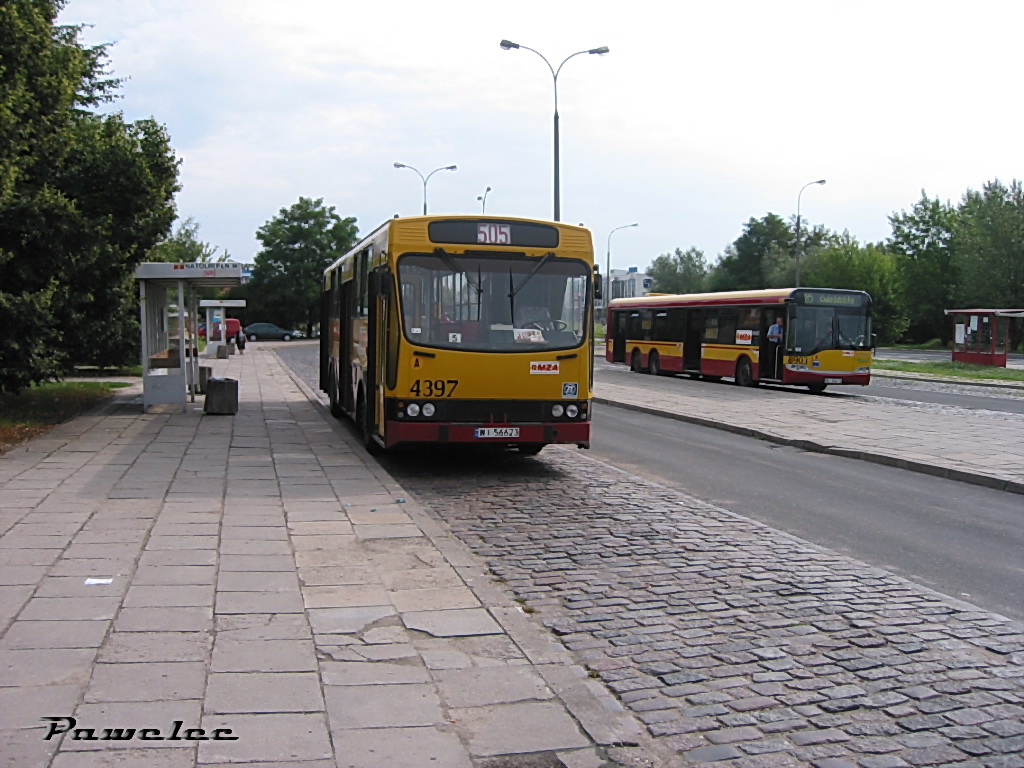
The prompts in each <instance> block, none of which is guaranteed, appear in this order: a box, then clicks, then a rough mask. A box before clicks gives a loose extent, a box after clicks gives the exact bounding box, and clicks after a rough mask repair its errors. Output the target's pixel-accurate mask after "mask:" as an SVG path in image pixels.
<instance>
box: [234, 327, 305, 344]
mask: <svg viewBox="0 0 1024 768" xmlns="http://www.w3.org/2000/svg"><path fill="white" fill-rule="evenodd" d="M244 330H245V337H246V338H247V339H249V341H259V340H260V339H280V340H282V341H291V340H292V339H296V338H298V336H297V334H296V332H295V331H286V330H285V329H284V328H281V327H280V326H277V325H274V324H273V323H253V324H252V325H247V326H245V329H244Z"/></svg>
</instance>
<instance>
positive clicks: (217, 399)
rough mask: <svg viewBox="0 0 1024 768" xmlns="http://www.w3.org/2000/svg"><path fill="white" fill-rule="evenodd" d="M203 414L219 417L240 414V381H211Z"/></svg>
mask: <svg viewBox="0 0 1024 768" xmlns="http://www.w3.org/2000/svg"><path fill="white" fill-rule="evenodd" d="M203 413H209V414H213V415H219V416H230V415H233V414H236V413H238V379H218V378H211V379H209V380H208V381H207V382H206V402H205V403H204V404H203Z"/></svg>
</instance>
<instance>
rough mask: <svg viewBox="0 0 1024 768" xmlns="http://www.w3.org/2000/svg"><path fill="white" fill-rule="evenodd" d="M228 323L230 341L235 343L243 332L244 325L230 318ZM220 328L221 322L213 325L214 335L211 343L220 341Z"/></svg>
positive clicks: (211, 337)
mask: <svg viewBox="0 0 1024 768" xmlns="http://www.w3.org/2000/svg"><path fill="white" fill-rule="evenodd" d="M226 322H227V324H228V341H234V340H235V339H236V338H238V334H239V332H240V331H241V330H242V323H241V322H240V321H239V320H238V319H237V318H234V317H229V318H228V319H227V321H226ZM220 326H221V324H220V323H219V322H215V323H214V324H213V333H212V334H211V336H210V340H211V341H220Z"/></svg>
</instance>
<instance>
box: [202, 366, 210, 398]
mask: <svg viewBox="0 0 1024 768" xmlns="http://www.w3.org/2000/svg"><path fill="white" fill-rule="evenodd" d="M212 372H213V368H211V367H210V366H208V365H200V366H199V394H201V395H205V394H206V384H207V382H209V381H210V374H211V373H212Z"/></svg>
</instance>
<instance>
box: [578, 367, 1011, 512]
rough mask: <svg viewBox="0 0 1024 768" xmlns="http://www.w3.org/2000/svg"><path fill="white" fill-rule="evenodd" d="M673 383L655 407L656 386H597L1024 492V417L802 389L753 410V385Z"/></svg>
mask: <svg viewBox="0 0 1024 768" xmlns="http://www.w3.org/2000/svg"><path fill="white" fill-rule="evenodd" d="M638 379H642V380H643V381H642V382H639V381H638V383H643V384H645V385H650V384H651V382H652V377H649V376H642V377H638ZM655 381H656V380H655ZM667 381H669V382H670V384H675V385H676V386H657V390H656V396H654V397H655V399H656V404H655V405H652V389H651V387H650V386H644V387H641V386H631V385H624V384H618V383H612V382H609V381H607V380H599V381H598V382H597V384H596V385H595V390H596V393H595V394H596V396H595V398H594V400H595V402H597V403H599V404H600V403H605V404H609V405H617V406H622V407H625V408H631V409H633V410H637V411H644V412H648V413H655V414H666V415H669V416H671V417H673V418H677V419H680V420H682V421H688V422H692V423H695V424H702V425H705V426H710V427H715V428H717V429H726V430H729V431H732V432H737V433H740V434H745V435H751V436H754V437H760V438H763V439H766V440H771V441H773V442H777V443H785V444H788V445H793V446H796V447H799V448H804V449H806V450H811V451H818V452H822V453H832V454H837V455H840V456H849V457H853V458H857V459H864V460H867V461H874V462H878V463H881V464H887V465H891V466H896V467H901V468H904V469H909V470H913V471H916V472H925V473H928V474H932V475H937V476H940V477H947V478H950V479H952V480H960V481H964V482H969V483H975V484H979V485H985V486H989V487H992V488H997V489H1001V490H1006V491H1012V492H1014V493H1024V418H1021V417H1020V416H1015V415H1013V414H996V413H993V412H986V411H971V410H967V409H963V410H961V411H951V409H949V408H940V407H938V406H928V405H923V404H903V405H900V404H891V405H890V404H884V403H879V402H865V401H863V400H860V401H858V400H851V399H847V398H843V399H838V398H830V397H818V396H813V395H810V394H807V393H806V392H802V391H797V390H793V391H792V393H791V394H793V395H795V396H790V397H773V398H772V399H771V403H770V406H771V407H764V408H752V407H751V405H750V403H749V396H748V395H747V394H746V393H749V392H750V391H751V390H743V389H740V388H732V387H729V386H728V385H723V387H722V390H721V392H720V396H718V397H715V398H709V397H707V395H706V393H705V392H697V391H694V392H688V391H687V388H686V386H685V381H684V380H682V379H670V380H667ZM765 391H766V393H767V392H768V391H769V390H768V389H767V388H766V390H765ZM781 391H782V390H779V389H777V388H774V389H772V390H771V392H781ZM766 396H767V395H766ZM741 401H742V402H741ZM766 405H767V403H766Z"/></svg>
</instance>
